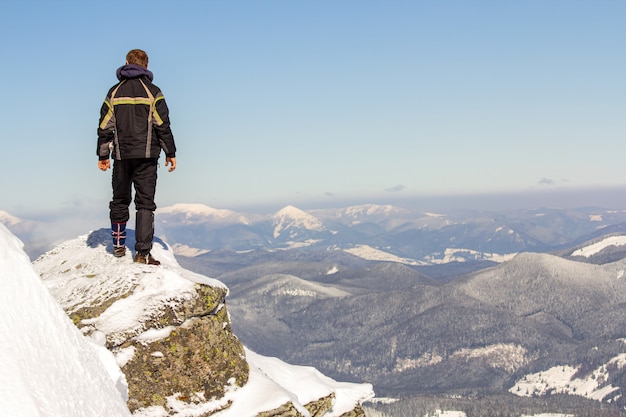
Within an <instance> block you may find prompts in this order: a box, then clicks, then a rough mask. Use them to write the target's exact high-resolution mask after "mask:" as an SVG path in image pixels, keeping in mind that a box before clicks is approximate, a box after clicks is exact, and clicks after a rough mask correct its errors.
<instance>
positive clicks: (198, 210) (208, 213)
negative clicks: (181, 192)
mask: <svg viewBox="0 0 626 417" xmlns="http://www.w3.org/2000/svg"><path fill="white" fill-rule="evenodd" d="M156 213H157V214H162V215H174V216H176V215H182V216H184V217H185V221H186V222H190V223H191V222H198V221H203V220H207V221H208V220H218V221H221V220H224V221H234V222H238V223H243V224H250V220H249V219H248V218H247V217H246V216H243V215H241V214H239V213H236V212H234V211H232V210H225V209H215V208H213V207H209V206H207V205H204V204H196V203H179V204H174V205H172V206H168V207H164V208H159V209H158V210H157V211H156Z"/></svg>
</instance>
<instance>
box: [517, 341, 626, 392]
mask: <svg viewBox="0 0 626 417" xmlns="http://www.w3.org/2000/svg"><path fill="white" fill-rule="evenodd" d="M625 365H626V353H621V354H619V355H617V356H616V357H614V358H613V359H611V360H610V361H609V362H608V363H606V364H604V365H602V366H599V367H598V368H596V369H595V370H594V371H593V372H591V373H590V374H589V375H587V376H585V377H584V378H578V377H575V375H576V373H577V372H578V368H574V367H572V366H569V365H563V366H554V367H552V368H550V369H548V370H545V371H542V372H537V373H534V374H529V375H526V376H524V377H523V378H522V379H520V380H518V381H517V383H516V384H515V385H514V386H513V387H512V388H510V389H509V392H511V393H512V394H515V395H518V396H520V397H533V396H543V395H546V394H548V393H554V394H569V395H579V396H582V397H586V398H589V399H592V400H597V401H602V400H603V399H606V398H607V397H609V396H610V394H612V393H613V392H615V391H618V390H619V387H613V386H612V385H610V384H606V382H607V381H608V378H609V372H608V369H609V368H610V367H611V366H617V367H619V368H623V367H624V366H625Z"/></svg>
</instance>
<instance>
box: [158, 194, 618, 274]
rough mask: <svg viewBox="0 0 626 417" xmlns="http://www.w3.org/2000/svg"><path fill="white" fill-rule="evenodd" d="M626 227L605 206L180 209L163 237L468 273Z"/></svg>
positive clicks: (168, 214)
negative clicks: (440, 209)
mask: <svg viewBox="0 0 626 417" xmlns="http://www.w3.org/2000/svg"><path fill="white" fill-rule="evenodd" d="M625 230H626V210H608V209H599V208H580V209H536V210H518V211H508V212H493V213H489V212H475V211H455V212H446V213H432V212H422V211H418V210H414V209H410V208H404V207H396V206H391V205H374V204H369V205H361V206H352V207H346V208H337V209H317V210H308V211H304V210H300V209H298V208H296V207H293V206H287V207H285V208H283V209H281V210H279V211H278V212H276V213H273V214H269V215H260V214H248V213H237V212H234V211H230V210H217V209H213V208H210V207H207V206H204V205H199V204H177V205H174V206H171V207H166V208H164V209H159V210H158V211H157V233H158V234H159V235H161V236H164V237H165V238H166V240H168V241H169V242H174V243H175V244H176V245H177V247H176V249H177V251H178V253H182V254H187V255H189V254H190V252H187V253H184V251H185V250H189V249H190V248H193V252H191V253H194V252H195V253H198V251H214V250H232V251H237V252H241V251H251V250H262V251H275V250H294V249H297V250H303V249H306V250H324V251H342V252H346V253H349V254H352V255H354V256H357V257H360V258H363V259H366V260H372V261H391V262H399V263H403V264H407V265H412V266H422V267H433V266H437V265H442V264H451V263H456V264H459V263H463V264H464V265H460V266H459V270H460V272H467V271H468V270H471V269H474V270H476V269H480V268H483V267H485V266H490V265H495V264H497V263H500V262H503V261H506V260H509V259H511V258H512V257H513V256H514V255H515V254H516V253H520V252H552V251H558V250H563V249H565V248H569V247H572V246H575V245H577V244H580V243H583V242H585V241H588V240H590V239H593V238H594V237H597V236H601V235H604V234H607V233H611V232H620V231H625ZM470 264H471V265H470ZM437 269H438V268H429V270H430V271H436V270H437ZM439 269H440V268H439ZM446 270H447V271H450V267H449V265H448V267H447V268H446ZM433 274H434V275H439V273H437V272H433Z"/></svg>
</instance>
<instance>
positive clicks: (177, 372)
mask: <svg viewBox="0 0 626 417" xmlns="http://www.w3.org/2000/svg"><path fill="white" fill-rule="evenodd" d="M227 319H228V315H227V312H226V308H225V307H222V308H221V309H220V310H219V312H218V313H217V314H215V315H207V316H203V317H198V318H194V319H191V320H190V321H189V322H187V323H185V325H184V326H180V327H178V328H176V330H173V331H172V332H171V333H170V335H169V336H168V337H166V338H164V339H160V340H157V341H155V342H153V343H150V344H147V345H144V344H141V343H136V342H129V343H128V345H129V346H130V345H133V346H134V347H135V355H134V357H133V359H132V360H131V361H129V362H128V363H127V364H126V365H125V366H124V367H123V368H122V371H123V372H124V374H125V375H126V379H127V382H128V388H129V401H128V405H129V408H130V409H131V411H134V410H136V409H137V408H141V407H149V406H152V405H158V406H162V407H164V408H166V403H165V402H166V398H167V397H170V396H172V395H174V394H178V397H177V398H178V399H179V400H181V401H185V402H190V401H192V400H193V398H194V397H195V396H196V395H197V394H196V393H198V392H201V393H203V396H204V398H205V399H206V400H209V399H211V398H221V397H223V396H224V390H225V387H227V386H230V385H233V384H234V385H236V386H239V387H241V386H243V385H245V383H246V382H247V380H248V372H249V367H248V363H247V362H246V358H245V352H244V349H243V346H242V345H241V342H240V341H239V339H237V338H236V337H235V336H234V335H233V334H232V332H231V330H230V325H229V324H228V321H227ZM166 409H167V408H166Z"/></svg>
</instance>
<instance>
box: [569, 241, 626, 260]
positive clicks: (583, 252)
mask: <svg viewBox="0 0 626 417" xmlns="http://www.w3.org/2000/svg"><path fill="white" fill-rule="evenodd" d="M624 245H626V236H608V237H606V238H604V239H602V240H601V241H600V242H597V243H594V244H591V245H588V246H585V247H584V248H580V249H578V250H576V251H574V252H572V255H571V256H584V257H585V258H589V257H590V256H593V255H595V254H597V253H599V252H601V251H602V249H605V248H607V247H609V246H624Z"/></svg>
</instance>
